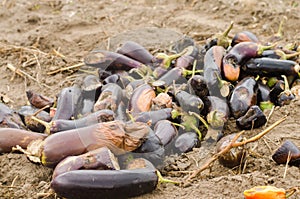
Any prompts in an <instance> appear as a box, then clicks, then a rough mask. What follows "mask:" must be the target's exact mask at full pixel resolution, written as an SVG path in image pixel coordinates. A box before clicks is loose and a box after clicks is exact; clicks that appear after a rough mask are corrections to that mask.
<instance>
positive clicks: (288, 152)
mask: <svg viewBox="0 0 300 199" xmlns="http://www.w3.org/2000/svg"><path fill="white" fill-rule="evenodd" d="M272 159H273V160H274V161H275V162H276V163H277V164H286V163H287V162H288V164H289V165H293V166H297V167H299V166H300V149H299V147H298V146H296V145H295V144H294V143H293V142H292V141H290V140H286V141H285V142H284V143H283V144H282V145H281V146H280V147H279V148H278V149H277V150H276V151H275V152H274V153H273V155H272Z"/></svg>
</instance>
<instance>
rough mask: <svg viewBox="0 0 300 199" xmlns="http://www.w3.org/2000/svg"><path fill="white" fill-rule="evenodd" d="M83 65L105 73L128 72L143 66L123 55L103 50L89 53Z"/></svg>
mask: <svg viewBox="0 0 300 199" xmlns="http://www.w3.org/2000/svg"><path fill="white" fill-rule="evenodd" d="M84 63H85V64H86V65H87V66H91V67H95V68H100V69H101V70H107V71H116V70H127V71H128V70H130V69H132V68H140V67H143V66H144V64H142V63H141V62H139V61H136V60H134V59H131V58H129V57H127V56H125V55H122V54H120V53H115V52H111V51H105V50H93V51H91V52H90V53H88V54H87V55H86V56H85V58H84Z"/></svg>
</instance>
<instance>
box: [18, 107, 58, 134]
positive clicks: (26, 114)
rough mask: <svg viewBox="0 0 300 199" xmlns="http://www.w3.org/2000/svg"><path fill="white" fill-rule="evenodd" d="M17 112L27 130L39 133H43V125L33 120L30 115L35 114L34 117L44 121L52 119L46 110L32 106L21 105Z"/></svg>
mask: <svg viewBox="0 0 300 199" xmlns="http://www.w3.org/2000/svg"><path fill="white" fill-rule="evenodd" d="M36 113H38V114H36ZM18 114H19V115H20V117H21V119H22V121H23V122H24V124H25V125H26V127H27V128H28V129H29V130H31V131H34V132H39V133H43V132H44V131H45V126H44V125H43V124H41V123H39V122H37V121H35V120H33V119H32V116H33V115H34V114H36V115H35V117H36V118H38V119H39V120H42V121H44V122H50V121H51V120H52V118H51V117H50V114H49V113H48V112H46V111H41V110H40V109H38V108H35V107H33V106H22V107H21V108H20V109H19V110H18Z"/></svg>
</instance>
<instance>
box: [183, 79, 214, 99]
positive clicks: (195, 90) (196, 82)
mask: <svg viewBox="0 0 300 199" xmlns="http://www.w3.org/2000/svg"><path fill="white" fill-rule="evenodd" d="M187 84H188V88H189V93H191V94H195V95H197V96H198V97H200V98H201V99H203V98H204V97H206V96H208V94H209V90H208V86H207V83H206V80H205V78H204V76H201V75H194V76H192V77H191V78H190V79H189V80H188V82H187Z"/></svg>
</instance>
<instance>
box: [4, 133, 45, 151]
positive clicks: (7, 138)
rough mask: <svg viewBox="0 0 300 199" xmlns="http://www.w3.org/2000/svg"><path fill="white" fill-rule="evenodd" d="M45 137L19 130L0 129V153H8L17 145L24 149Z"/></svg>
mask: <svg viewBox="0 0 300 199" xmlns="http://www.w3.org/2000/svg"><path fill="white" fill-rule="evenodd" d="M46 137H47V135H46V134H41V133H35V132H31V131H26V130H21V129H14V128H0V153H9V152H11V151H12V148H13V147H15V146H17V145H19V146H20V147H22V148H26V147H27V146H28V145H29V144H30V143H31V142H32V141H34V140H43V139H45V138H46Z"/></svg>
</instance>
